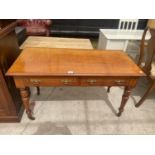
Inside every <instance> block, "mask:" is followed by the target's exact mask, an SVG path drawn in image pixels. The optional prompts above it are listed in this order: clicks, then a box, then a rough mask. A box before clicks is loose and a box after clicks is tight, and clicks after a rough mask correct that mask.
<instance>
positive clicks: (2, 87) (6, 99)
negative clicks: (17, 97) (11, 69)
mask: <svg viewBox="0 0 155 155" xmlns="http://www.w3.org/2000/svg"><path fill="white" fill-rule="evenodd" d="M12 104H13V101H12V98H11V96H10V94H9V91H8V89H7V86H6V83H5V80H4V78H3V74H2V72H1V70H0V116H4V115H8V114H13V113H14V112H15V111H14V109H12V108H11V105H12Z"/></svg>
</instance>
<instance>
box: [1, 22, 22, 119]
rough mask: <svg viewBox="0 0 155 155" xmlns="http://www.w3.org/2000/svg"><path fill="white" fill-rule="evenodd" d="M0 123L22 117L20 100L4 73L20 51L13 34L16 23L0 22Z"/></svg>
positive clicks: (18, 93) (12, 82) (11, 81)
mask: <svg viewBox="0 0 155 155" xmlns="http://www.w3.org/2000/svg"><path fill="white" fill-rule="evenodd" d="M0 25H1V29H0V49H1V50H0V122H17V121H20V118H21V116H22V112H23V108H22V100H21V96H20V92H19V90H18V89H17V88H16V86H15V83H14V80H13V78H12V77H6V76H5V73H6V71H7V70H8V68H9V67H10V66H11V65H12V63H13V62H14V61H15V59H16V58H17V56H18V55H19V53H20V51H19V48H18V43H17V38H16V34H15V30H14V29H15V26H16V22H12V20H0Z"/></svg>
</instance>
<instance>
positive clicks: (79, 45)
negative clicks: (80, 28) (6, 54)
mask: <svg viewBox="0 0 155 155" xmlns="http://www.w3.org/2000/svg"><path fill="white" fill-rule="evenodd" d="M28 47H45V48H74V49H93V47H92V44H91V42H90V40H89V39H79V38H60V37H39V36H29V37H28V38H27V39H26V40H25V41H24V43H23V44H22V45H21V46H20V49H25V48H28ZM37 95H40V88H39V87H37Z"/></svg>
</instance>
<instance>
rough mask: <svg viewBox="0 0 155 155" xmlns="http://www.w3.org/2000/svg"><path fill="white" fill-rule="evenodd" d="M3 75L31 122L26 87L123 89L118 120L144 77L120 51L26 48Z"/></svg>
mask: <svg viewBox="0 0 155 155" xmlns="http://www.w3.org/2000/svg"><path fill="white" fill-rule="evenodd" d="M36 58H37V59H36ZM6 75H8V76H13V77H14V80H15V83H16V87H17V88H20V91H21V95H22V98H23V103H24V105H25V109H26V111H27V113H28V117H29V118H33V117H32V113H31V111H30V110H29V109H30V108H29V103H28V93H27V92H26V91H27V90H26V87H28V86H35V87H39V86H124V87H125V92H124V95H123V97H122V102H121V106H120V108H119V113H118V116H120V115H121V113H122V112H123V109H124V106H125V104H126V102H127V100H128V96H129V92H130V90H131V89H132V88H134V87H135V86H136V83H137V80H138V78H139V77H140V76H144V73H143V72H142V70H141V69H140V68H139V67H138V66H137V65H136V64H135V63H134V62H133V61H132V60H131V59H130V58H129V57H128V56H127V54H125V53H124V52H122V51H103V50H86V49H85V50H84V49H52V48H26V49H24V50H23V52H22V53H21V54H20V56H19V57H18V59H17V60H16V61H15V62H14V64H13V65H12V66H11V68H10V69H9V70H8V71H7V74H6Z"/></svg>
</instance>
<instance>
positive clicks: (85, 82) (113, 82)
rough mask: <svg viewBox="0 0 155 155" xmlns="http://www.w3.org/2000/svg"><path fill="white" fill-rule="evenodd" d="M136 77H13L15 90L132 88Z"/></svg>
mask: <svg viewBox="0 0 155 155" xmlns="http://www.w3.org/2000/svg"><path fill="white" fill-rule="evenodd" d="M137 79H138V77H95V76H92V77H91V76H89V77H65V76H64V77H54V76H53V77H50V76H49V77H40V76H31V77H30V76H19V77H17V76H16V77H14V80H15V84H16V87H17V88H25V87H31V86H35V87H40V86H41V87H44V86H45V87H46V86H128V87H130V88H134V87H135V86H136V83H137Z"/></svg>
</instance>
